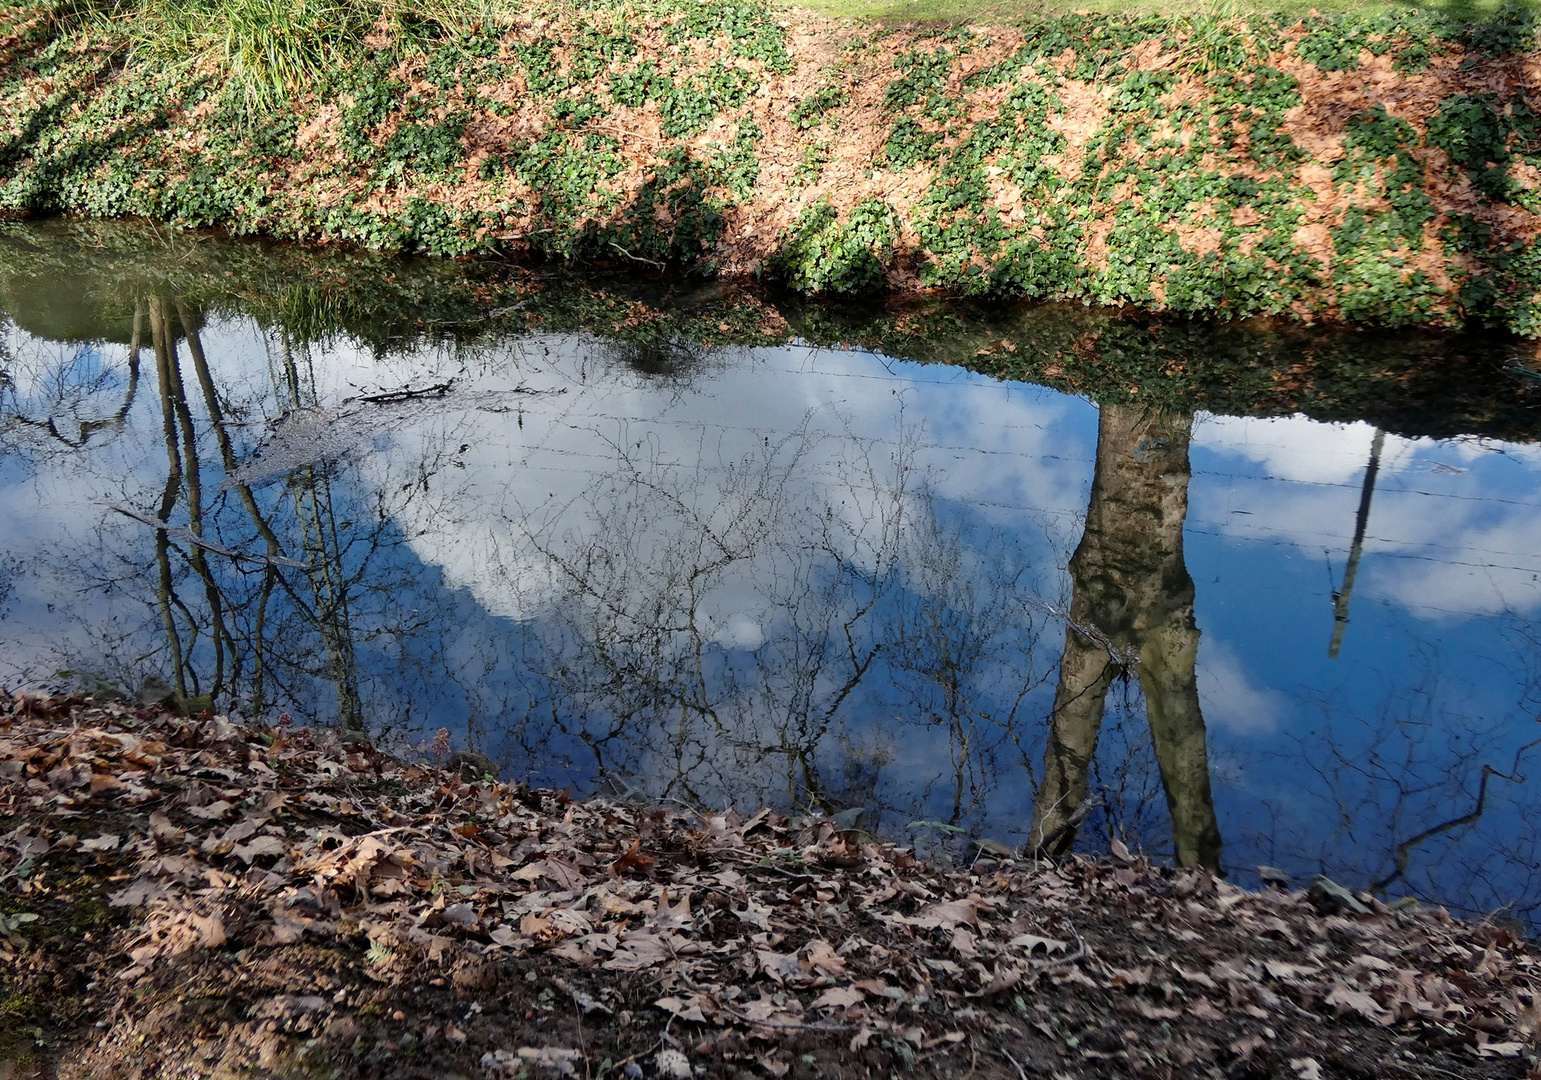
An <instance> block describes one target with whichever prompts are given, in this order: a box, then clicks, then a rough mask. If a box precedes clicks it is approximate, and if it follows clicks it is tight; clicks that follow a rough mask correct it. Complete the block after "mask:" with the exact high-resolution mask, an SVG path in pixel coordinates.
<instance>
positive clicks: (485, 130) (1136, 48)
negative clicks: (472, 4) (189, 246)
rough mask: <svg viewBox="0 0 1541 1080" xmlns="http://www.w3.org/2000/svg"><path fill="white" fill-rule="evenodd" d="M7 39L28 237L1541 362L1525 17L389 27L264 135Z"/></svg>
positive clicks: (263, 115) (180, 90) (265, 116)
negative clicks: (788, 290) (1076, 315)
mask: <svg viewBox="0 0 1541 1080" xmlns="http://www.w3.org/2000/svg"><path fill="white" fill-rule="evenodd" d="M70 10H71V11H73V10H74V8H71V9H70ZM0 11H3V15H0V26H3V28H4V30H5V32H4V34H3V35H0V60H3V63H4V68H3V75H0V117H3V120H0V210H4V211H9V212H13V213H23V214H49V213H70V214H82V215H91V216H120V215H139V216H145V217H149V218H152V219H157V220H161V221H165V222H169V223H171V224H174V225H177V226H183V227H198V226H220V227H223V228H226V229H229V230H231V231H232V232H235V233H238V234H262V235H267V236H273V237H280V238H285V239H296V240H345V241H352V242H356V243H359V244H363V245H366V246H369V247H374V248H383V249H391V250H402V251H425V252H432V253H439V254H446V255H462V254H467V253H471V252H488V251H500V252H509V253H524V254H533V255H541V256H555V257H559V258H565V259H575V260H583V261H590V262H593V261H599V262H608V263H616V264H632V265H635V266H637V267H638V268H642V269H647V268H649V267H651V266H653V265H657V264H681V265H685V266H688V267H691V268H692V269H694V270H697V271H700V272H703V273H718V274H723V275H730V276H736V275H745V274H762V275H770V276H773V277H777V278H780V279H782V280H784V281H786V282H787V283H789V284H791V285H792V286H794V287H796V288H800V289H804V290H808V291H869V290H881V289H888V290H895V291H912V290H916V289H945V290H950V291H954V292H960V293H965V294H1008V295H1016V296H1027V297H1042V298H1057V299H1073V300H1082V301H1086V302H1089V303H1096V304H1136V305H1141V306H1144V307H1149V308H1156V309H1169V310H1173V311H1178V312H1184V313H1194V314H1214V315H1220V316H1222V317H1233V316H1240V315H1253V314H1283V315H1290V316H1294V317H1297V318H1302V319H1316V318H1330V319H1343V320H1349V321H1357V322H1366V323H1379V324H1390V325H1408V324H1419V325H1432V326H1458V325H1463V324H1467V323H1469V322H1473V321H1476V322H1486V323H1495V324H1499V325H1502V326H1504V327H1507V328H1509V329H1511V330H1514V331H1516V332H1519V333H1522V334H1528V335H1535V334H1537V333H1541V304H1538V298H1541V255H1537V254H1536V253H1535V250H1534V244H1533V241H1534V239H1535V235H1536V232H1537V230H1538V221H1541V218H1538V215H1537V211H1538V210H1541V191H1538V178H1541V118H1538V115H1537V112H1536V110H1537V109H1541V102H1533V101H1532V100H1531V99H1530V97H1529V96H1528V94H1529V93H1531V92H1533V91H1528V90H1527V87H1532V88H1533V87H1534V86H1535V85H1536V65H1537V64H1538V62H1541V57H1538V56H1537V55H1536V50H1535V27H1534V25H1533V24H1532V22H1531V17H1530V15H1529V14H1527V13H1526V12H1525V11H1524V10H1523V9H1519V8H1514V9H1510V10H1507V11H1506V12H1505V13H1504V14H1503V15H1501V16H1500V17H1499V18H1497V19H1496V20H1493V21H1490V22H1487V23H1483V24H1479V25H1466V26H1460V25H1455V24H1450V23H1445V22H1441V21H1439V20H1438V19H1436V18H1433V17H1430V16H1426V15H1420V14H1417V13H1409V14H1407V15H1403V16H1391V15H1379V16H1375V17H1373V18H1366V17H1360V16H1348V15H1345V16H1330V17H1313V18H1308V19H1305V20H1302V21H1297V22H1294V23H1291V24H1288V25H1286V24H1285V23H1283V22H1277V21H1269V20H1266V19H1253V20H1251V21H1250V22H1240V21H1234V20H1225V19H1217V18H1209V17H1172V18H1158V17H1142V18H1121V17H1115V16H1103V15H1083V16H1067V17H1060V18H1051V19H1046V20H1043V21H1040V22H1036V23H1033V24H1030V25H1027V26H1024V27H1020V28H994V29H987V28H955V29H944V30H939V29H935V28H931V29H914V28H911V29H871V28H862V27H857V26H852V25H848V24H837V23H833V22H828V21H822V20H818V19H816V18H814V17H812V16H806V15H800V14H792V13H789V12H786V11H780V10H777V9H772V8H770V7H767V6H764V5H763V4H761V3H759V2H757V0H603V2H600V3H595V4H590V5H586V6H573V5H557V4H554V3H552V4H549V5H539V4H537V5H534V6H530V7H527V8H526V9H525V12H524V14H523V15H521V16H519V18H518V20H517V21H516V22H507V23H497V22H492V23H487V24H467V25H466V26H465V27H462V28H461V29H458V30H457V29H454V28H452V27H450V26H448V24H443V23H432V24H425V27H418V28H417V29H416V30H415V31H414V32H411V33H408V32H405V31H403V30H402V29H401V23H400V21H399V20H397V21H396V22H392V21H390V20H386V19H384V18H383V17H382V19H381V20H380V22H379V23H378V24H377V27H376V31H375V32H374V34H372V35H371V36H370V37H369V38H368V39H367V42H368V45H369V49H368V51H367V52H361V53H360V57H359V60H358V62H357V63H354V64H352V65H350V66H348V67H347V68H345V69H339V70H336V71H335V72H333V73H332V74H330V75H329V76H328V77H327V78H325V79H323V80H322V82H321V83H320V84H319V85H316V86H314V87H312V88H310V89H308V90H305V91H304V92H302V93H296V94H295V95H294V96H293V97H292V99H291V100H288V101H286V102H284V103H283V104H281V105H278V106H273V105H271V104H268V105H263V104H261V103H258V102H254V100H253V98H252V97H251V94H250V86H249V85H248V83H246V82H243V81H242V79H241V78H238V77H237V76H236V74H234V73H232V72H231V71H229V70H221V69H218V68H216V67H215V66H214V65H213V64H212V63H210V62H208V61H207V59H205V61H203V62H191V61H190V62H186V63H181V64H172V63H168V62H167V61H166V60H165V59H164V58H160V59H157V58H156V57H155V56H154V55H152V54H150V53H148V52H147V51H146V50H143V49H138V50H136V49H133V48H131V46H132V45H133V42H132V41H131V40H130V38H129V37H127V36H125V34H124V33H122V32H120V31H117V30H114V29H112V25H113V24H110V23H104V22H103V21H101V20H97V19H85V18H81V17H79V16H76V15H71V14H69V12H68V11H66V10H64V9H62V8H52V7H36V6H18V5H16V4H14V3H12V4H10V5H9V6H6V7H4V8H3V9H0ZM119 25H121V24H119Z"/></svg>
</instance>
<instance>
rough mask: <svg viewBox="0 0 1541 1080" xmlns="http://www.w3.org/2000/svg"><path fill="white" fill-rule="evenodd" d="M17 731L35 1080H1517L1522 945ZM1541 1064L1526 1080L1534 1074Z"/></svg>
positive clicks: (10, 762)
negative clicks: (376, 1079) (581, 1079)
mask: <svg viewBox="0 0 1541 1080" xmlns="http://www.w3.org/2000/svg"><path fill="white" fill-rule="evenodd" d="M425 749H426V750H427V752H428V755H429V759H422V758H421V751H420V752H419V760H417V761H415V762H408V761H404V760H401V759H400V758H396V757H393V756H391V755H388V754H384V753H381V752H380V751H378V750H376V749H375V748H374V747H372V746H370V745H369V744H368V743H367V742H364V741H360V740H358V739H356V738H355V739H351V740H345V741H339V740H338V738H337V737H336V734H335V733H334V732H331V731H326V730H317V729H311V728H299V727H295V726H293V725H290V724H289V723H287V720H286V717H279V718H277V720H276V722H275V723H274V724H272V725H271V726H269V725H268V724H265V723H259V724H240V723H235V722H232V721H231V720H229V719H227V718H225V717H223V716H216V715H211V714H209V713H207V712H205V713H202V714H200V715H197V716H191V717H188V716H182V715H178V714H177V713H176V712H173V711H169V710H168V709H167V708H165V707H163V706H141V705H135V704H133V703H126V702H115V701H102V702H97V701H93V700H89V699H83V698H73V699H58V698H55V699H39V698H10V697H7V698H6V699H4V700H3V701H0V809H3V811H4V814H5V820H6V821H7V822H8V824H9V828H8V830H7V831H6V833H5V834H4V835H3V836H0V920H4V922H3V927H4V930H5V932H4V934H0V960H3V964H0V972H3V974H0V1068H5V1069H6V1070H8V1071H7V1072H6V1073H5V1075H8V1076H13V1077H15V1076H27V1077H41V1076H50V1077H52V1076H58V1077H77V1076H80V1077H85V1076H89V1077H94V1078H98V1080H104V1078H109V1077H120V1076H122V1077H127V1076H143V1075H158V1076H229V1075H259V1076H286V1077H302V1076H327V1077H347V1076H387V1077H429V1076H434V1077H450V1076H462V1077H465V1076H515V1075H518V1076H543V1075H551V1076H578V1075H583V1076H595V1077H598V1076H619V1075H623V1074H624V1075H627V1076H635V1075H636V1071H635V1070H632V1071H626V1070H627V1068H628V1066H631V1065H637V1068H638V1069H640V1070H641V1072H642V1074H643V1075H645V1076H648V1077H652V1076H663V1077H672V1078H676V1080H683V1078H688V1077H690V1076H722V1077H742V1076H759V1075H766V1076H770V1077H774V1078H777V1080H780V1078H782V1077H786V1076H789V1075H790V1076H792V1077H794V1078H799V1080H801V1078H811V1077H823V1076H831V1077H858V1076H871V1075H892V1074H894V1073H896V1072H901V1071H902V1072H903V1073H904V1074H905V1075H916V1076H943V1075H955V1076H956V1075H963V1074H965V1073H966V1074H968V1075H978V1076H981V1077H1004V1078H1021V1077H1024V1076H1028V1075H1051V1074H1052V1075H1054V1076H1073V1077H1088V1078H1090V1077H1102V1076H1119V1077H1136V1076H1139V1077H1143V1076H1151V1077H1156V1076H1162V1077H1166V1076H1171V1075H1173V1073H1174V1071H1175V1070H1178V1069H1181V1070H1183V1071H1184V1072H1185V1073H1188V1074H1189V1075H1195V1076H1205V1077H1222V1076H1255V1077H1263V1076H1280V1077H1304V1076H1312V1077H1366V1076H1377V1077H1426V1076H1430V1075H1441V1076H1456V1077H1472V1078H1476V1077H1520V1076H1523V1075H1526V1069H1527V1067H1528V1066H1529V1065H1530V1064H1533V1063H1534V1054H1535V1044H1534V1039H1535V1036H1536V1013H1537V1007H1536V1004H1535V1002H1534V1000H1533V995H1534V993H1535V980H1536V974H1537V971H1536V956H1535V953H1534V951H1533V950H1532V949H1530V948H1529V946H1528V945H1527V944H1526V943H1525V942H1524V940H1523V938H1522V937H1517V936H1516V935H1515V933H1514V932H1513V931H1512V930H1511V929H1509V928H1507V927H1506V926H1502V925H1490V924H1477V923H1465V922H1460V921H1456V920H1452V919H1451V918H1450V917H1449V916H1448V915H1447V914H1446V913H1445V912H1444V911H1443V910H1442V909H1423V908H1419V907H1418V905H1416V904H1397V905H1393V906H1391V907H1388V906H1387V905H1385V904H1382V903H1380V902H1379V901H1377V900H1374V899H1371V898H1369V897H1368V896H1362V897H1359V898H1355V897H1353V896H1351V895H1349V894H1348V893H1346V892H1344V891H1343V890H1341V889H1339V890H1337V891H1336V892H1333V891H1331V890H1328V891H1325V892H1324V891H1320V890H1315V891H1313V892H1311V893H1307V892H1304V891H1284V890H1279V889H1270V890H1266V891H1263V892H1248V891H1245V890H1242V889H1238V888H1236V887H1235V886H1232V885H1228V884H1226V883H1225V882H1223V881H1220V880H1217V879H1215V878H1213V877H1211V876H1210V875H1209V874H1208V873H1207V872H1204V871H1197V870H1185V871H1178V870H1174V869H1172V868H1170V867H1161V866H1157V865H1152V864H1151V863H1150V862H1149V861H1147V860H1146V859H1145V858H1143V857H1142V856H1139V855H1137V854H1131V853H1130V852H1129V851H1128V850H1127V849H1125V848H1123V847H1122V845H1117V846H1115V847H1114V849H1113V851H1112V853H1111V855H1110V856H1109V857H1107V858H1106V859H1103V860H1094V859H1091V858H1088V857H1085V856H1077V857H1074V858H1070V859H1066V860H1063V861H1060V862H1058V863H1050V862H1016V861H1013V860H1011V859H1010V858H1009V857H1003V856H1004V855H1005V852H1004V851H1001V849H1000V848H999V846H997V847H996V848H994V849H991V850H992V853H995V852H999V853H1000V854H999V855H997V857H993V858H981V859H979V860H977V861H975V862H974V863H973V864H972V865H970V866H958V867H947V866H939V865H932V864H927V863H925V862H921V861H919V860H917V859H916V858H915V856H914V853H913V852H911V851H910V850H908V849H904V848H896V847H894V846H893V845H890V844H885V843H881V842H878V841H876V840H875V839H874V838H872V837H870V836H867V835H866V834H864V833H862V832H861V831H860V830H859V829H847V828H842V827H841V825H840V823H838V822H836V821H834V820H831V819H827V818H823V817H820V816H818V815H813V816H810V817H797V818H788V817H784V816H781V815H777V814H774V813H771V812H769V811H764V810H762V811H760V812H758V813H754V814H752V815H750V816H747V817H746V816H742V815H740V814H738V813H735V812H734V811H733V810H731V809H729V810H725V811H720V812H719V811H712V810H707V809H704V808H685V807H675V808H650V807H638V806H630V805H625V804H622V803H612V802H606V801H604V800H594V801H589V802H574V801H571V800H570V799H569V798H568V796H567V795H566V793H562V792H553V791H541V790H532V789H529V788H526V787H523V786H522V785H517V784H514V785H505V784H500V783H497V782H495V781H494V780H493V779H492V778H491V777H488V776H481V777H478V776H475V775H463V774H458V773H455V772H453V771H451V770H448V769H446V768H441V767H439V765H438V764H436V761H442V760H443V759H444V758H445V757H446V756H447V751H448V749H449V748H448V746H447V745H444V744H443V742H442V741H441V744H439V745H435V746H433V747H427V748H425ZM1527 1055H1528V1057H1527Z"/></svg>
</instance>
